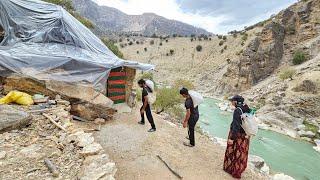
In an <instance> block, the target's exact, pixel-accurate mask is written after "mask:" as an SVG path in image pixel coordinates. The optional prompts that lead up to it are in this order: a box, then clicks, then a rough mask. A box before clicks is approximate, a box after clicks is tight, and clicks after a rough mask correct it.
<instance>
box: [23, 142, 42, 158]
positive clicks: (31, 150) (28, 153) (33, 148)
mask: <svg viewBox="0 0 320 180" xmlns="http://www.w3.org/2000/svg"><path fill="white" fill-rule="evenodd" d="M40 149H41V146H40V145H39V144H32V145H30V146H28V147H25V148H23V149H21V151H20V153H21V154H22V155H24V156H25V157H28V158H36V157H39V154H38V151H39V150H40Z"/></svg>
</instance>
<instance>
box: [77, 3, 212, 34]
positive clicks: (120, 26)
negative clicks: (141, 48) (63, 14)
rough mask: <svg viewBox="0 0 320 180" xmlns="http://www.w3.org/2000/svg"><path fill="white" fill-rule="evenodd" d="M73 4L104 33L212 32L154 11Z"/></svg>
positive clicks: (93, 4) (92, 4)
mask: <svg viewBox="0 0 320 180" xmlns="http://www.w3.org/2000/svg"><path fill="white" fill-rule="evenodd" d="M73 6H74V8H75V9H76V10H77V11H78V12H79V13H80V14H81V15H82V16H84V17H86V18H87V19H89V20H91V21H92V22H94V23H95V25H96V26H97V30H98V31H100V32H102V33H138V34H142V35H147V36H151V35H153V34H154V33H155V34H157V35H163V36H165V35H172V34H178V35H191V34H210V33H209V32H207V31H206V30H204V29H201V28H196V27H194V26H192V25H189V24H185V23H182V22H179V21H175V20H169V19H166V18H164V17H161V16H158V15H156V14H153V13H144V14H142V15H127V14H125V13H123V12H121V11H119V10H117V9H115V8H111V7H107V6H99V5H98V4H96V3H95V2H93V1H91V0H73Z"/></svg>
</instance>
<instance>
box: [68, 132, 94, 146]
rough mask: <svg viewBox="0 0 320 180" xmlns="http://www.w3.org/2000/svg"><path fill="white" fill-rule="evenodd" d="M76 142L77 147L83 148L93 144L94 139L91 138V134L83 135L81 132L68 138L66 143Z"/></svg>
mask: <svg viewBox="0 0 320 180" xmlns="http://www.w3.org/2000/svg"><path fill="white" fill-rule="evenodd" d="M71 141H76V143H77V146H79V147H85V146H87V145H90V144H92V143H93V142H94V137H92V133H85V132H83V131H78V132H76V133H74V134H71V135H69V136H68V142H71Z"/></svg>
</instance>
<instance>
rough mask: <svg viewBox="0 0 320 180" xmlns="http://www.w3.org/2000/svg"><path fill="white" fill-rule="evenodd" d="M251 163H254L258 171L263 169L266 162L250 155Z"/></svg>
mask: <svg viewBox="0 0 320 180" xmlns="http://www.w3.org/2000/svg"><path fill="white" fill-rule="evenodd" d="M249 162H250V163H252V164H253V165H254V167H255V168H257V169H259V170H260V169H261V168H262V167H263V166H264V164H265V162H264V159H263V158H261V157H259V156H255V155H250V156H249Z"/></svg>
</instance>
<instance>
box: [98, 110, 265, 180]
mask: <svg viewBox="0 0 320 180" xmlns="http://www.w3.org/2000/svg"><path fill="white" fill-rule="evenodd" d="M138 117H139V114H138V113H131V114H122V115H118V117H116V118H115V119H116V120H114V121H112V122H108V123H107V124H106V125H105V126H104V127H102V129H101V131H100V132H98V133H97V134H95V136H96V140H97V141H98V142H99V143H101V145H102V146H103V147H104V148H105V150H106V151H107V153H108V154H109V155H110V156H111V158H112V159H113V161H115V162H116V164H117V168H118V171H117V174H116V178H117V179H119V180H128V179H130V180H134V179H152V180H155V179H159V180H164V179H178V178H177V177H176V176H174V175H173V174H172V173H171V172H170V171H169V170H168V168H167V167H166V166H165V165H164V164H163V163H162V162H161V161H160V160H159V159H158V158H157V155H160V156H161V157H162V158H163V159H164V160H165V161H166V162H167V163H169V165H170V166H171V167H172V168H173V169H174V170H176V171H177V172H178V173H179V174H180V175H181V176H183V179H190V180H194V179H197V180H202V179H203V180H206V179H208V180H209V179H210V180H213V179H219V180H221V179H232V178H231V177H230V176H229V175H228V174H226V173H225V172H224V171H223V170H222V163H223V156H224V150H223V148H221V147H219V146H218V145H215V144H214V143H212V142H211V141H210V140H209V139H208V138H207V137H206V136H202V135H200V134H198V133H197V134H196V147H194V148H189V147H185V146H184V145H183V144H182V143H183V142H184V141H186V142H187V140H186V139H185V137H186V135H187V133H186V129H183V128H180V127H177V126H172V125H170V124H169V123H168V122H166V121H164V120H162V119H161V117H160V116H157V115H155V122H156V125H157V131H156V132H155V133H148V132H147V130H148V129H149V128H150V127H149V126H150V125H149V124H148V123H146V125H144V126H142V125H139V124H137V120H138ZM243 179H255V180H256V179H264V178H263V177H261V176H260V175H257V174H255V173H253V172H252V170H249V169H248V170H247V171H246V173H245V174H244V175H243Z"/></svg>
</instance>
